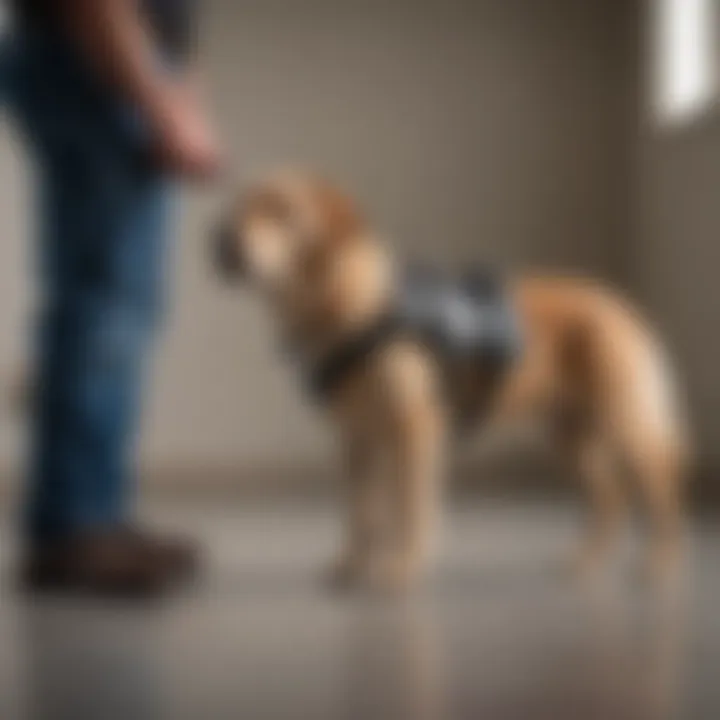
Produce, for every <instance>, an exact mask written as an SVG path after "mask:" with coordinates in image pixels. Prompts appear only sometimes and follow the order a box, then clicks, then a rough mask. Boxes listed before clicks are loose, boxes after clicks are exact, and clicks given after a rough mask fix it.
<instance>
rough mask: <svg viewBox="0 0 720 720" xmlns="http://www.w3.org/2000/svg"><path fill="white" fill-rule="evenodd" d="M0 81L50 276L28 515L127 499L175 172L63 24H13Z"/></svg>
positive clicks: (43, 308) (95, 510)
mask: <svg viewBox="0 0 720 720" xmlns="http://www.w3.org/2000/svg"><path fill="white" fill-rule="evenodd" d="M0 65H2V70H1V71H0V74H1V75H2V86H3V87H2V93H3V95H4V99H6V100H8V101H9V102H8V106H9V107H10V110H11V114H12V115H13V116H14V118H15V120H16V123H17V126H18V128H19V129H20V131H21V133H22V135H23V136H24V139H25V140H26V144H27V146H28V149H29V150H30V154H31V157H32V158H33V160H34V163H33V169H34V171H35V177H34V182H35V188H36V189H37V202H38V208H37V212H36V218H37V224H36V233H37V238H38V250H39V252H38V253H37V259H38V272H39V281H40V282H39V284H40V290H41V297H40V311H39V326H38V337H37V353H36V369H35V372H36V377H37V397H36V405H35V407H34V419H33V427H32V435H31V445H30V459H29V468H28V472H29V478H28V480H29V482H28V488H27V500H26V508H25V509H26V512H25V519H26V529H27V534H28V536H29V538H30V539H31V540H47V539H51V538H53V537H56V536H60V535H63V534H67V533H73V532H76V531H82V530H84V529H91V528H94V527H101V526H104V527H106V526H108V525H113V524H116V523H121V522H123V521H124V520H125V518H126V516H127V514H128V512H129V499H130V494H131V493H130V490H131V485H132V475H133V468H132V459H133V454H134V453H133V440H134V437H135V434H136V433H135V430H136V426H137V421H138V413H139V400H140V398H141V395H142V390H141V382H142V374H143V364H144V360H145V358H146V356H147V351H148V349H149V345H150V342H151V339H152V336H153V334H154V332H155V330H156V328H157V325H158V320H159V316H160V310H161V308H160V305H161V300H162V285H163V282H162V274H163V265H164V263H163V259H164V255H165V239H166V234H167V229H168V227H167V226H168V219H169V218H168V211H169V209H170V208H169V200H170V192H169V184H168V182H167V180H166V179H165V178H164V177H162V175H161V174H160V173H158V172H157V171H156V170H154V169H153V168H152V166H151V164H150V163H149V162H147V157H148V156H147V153H145V152H144V150H145V142H144V136H143V132H142V127H141V125H140V123H139V122H137V117H135V116H133V113H132V112H130V110H129V108H128V107H126V106H123V104H122V103H121V102H120V101H119V100H118V98H116V97H114V96H113V95H112V93H110V92H109V91H108V90H107V89H106V88H105V87H104V86H103V85H102V84H101V83H99V82H98V81H97V80H96V78H95V76H94V74H93V73H92V72H91V71H90V70H89V69H88V68H87V67H85V65H84V64H83V62H82V61H81V60H80V59H79V58H78V57H76V56H75V54H74V53H73V51H72V50H71V49H70V48H69V47H67V46H65V45H63V43H61V42H60V41H59V40H58V39H57V38H48V37H40V36H37V37H36V36H28V35H25V36H23V37H20V36H14V37H10V38H9V39H7V40H6V42H5V43H4V47H3V50H2V57H1V58H0Z"/></svg>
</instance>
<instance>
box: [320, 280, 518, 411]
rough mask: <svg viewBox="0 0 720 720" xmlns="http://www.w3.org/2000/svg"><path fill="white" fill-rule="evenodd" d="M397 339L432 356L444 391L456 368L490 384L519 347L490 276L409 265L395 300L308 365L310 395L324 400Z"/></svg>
mask: <svg viewBox="0 0 720 720" xmlns="http://www.w3.org/2000/svg"><path fill="white" fill-rule="evenodd" d="M400 337H406V338H410V339H413V340H415V341H417V342H419V343H420V344H422V345H423V346H424V347H426V348H428V349H429V350H430V351H431V352H432V353H433V354H434V355H435V357H436V358H437V360H438V364H439V366H440V367H441V369H442V370H443V375H444V380H445V384H446V386H447V387H448V389H451V386H452V381H453V376H454V375H455V370H456V369H457V368H458V367H459V366H463V367H466V368H467V367H470V368H473V369H476V370H477V371H478V372H482V373H484V374H485V375H486V377H487V379H488V383H489V385H490V386H495V387H496V386H497V384H498V381H499V379H500V378H501V377H502V375H504V373H505V372H506V371H507V369H508V368H509V367H510V365H511V364H512V362H513V361H514V359H515V358H516V357H517V356H518V354H519V353H520V350H521V344H522V343H521V333H520V329H519V324H518V321H517V317H516V314H515V311H514V308H513V307H512V303H511V302H510V298H509V296H508V293H507V289H506V287H505V283H504V282H503V280H502V279H501V278H500V277H499V276H498V275H497V274H495V273H493V272H491V271H488V270H485V269H481V268H478V269H474V270H472V271H471V272H469V273H467V274H466V275H465V276H463V277H460V278H453V277H447V276H445V275H443V274H442V273H441V272H439V271H436V270H433V269H430V268H418V267H414V268H410V269H408V270H406V271H405V272H404V273H403V275H402V277H401V279H400V282H399V283H398V292H397V295H396V296H395V298H394V301H393V302H392V303H391V305H390V307H389V309H388V310H387V311H386V312H385V313H384V314H383V315H381V316H380V317H379V318H378V320H377V321H376V322H375V323H373V324H372V325H371V326H370V327H368V328H366V329H364V330H363V331H361V332H359V333H357V334H355V335H354V336H352V337H350V338H348V339H346V340H345V341H344V342H343V343H342V344H340V345H339V346H338V347H335V348H333V349H332V350H331V351H330V352H329V353H327V354H326V355H325V356H324V357H323V358H321V359H320V361H319V362H317V364H316V365H315V366H314V367H313V368H311V369H310V373H309V378H308V382H309V385H310V389H311V391H312V393H313V395H314V396H315V397H316V398H319V399H324V398H327V397H328V396H329V395H330V394H332V393H333V391H334V390H336V389H337V388H338V387H339V386H340V385H341V384H342V383H343V382H344V381H345V380H346V379H347V378H348V377H350V376H351V375H352V374H353V372H355V371H356V370H357V369H359V368H360V367H362V366H363V365H364V364H365V363H366V362H367V360H368V359H369V358H370V356H372V355H373V353H375V352H377V351H378V350H379V349H381V348H382V347H384V346H386V345H387V344H388V343H390V342H392V341H393V340H396V339H398V338H400ZM490 389H491V388H490Z"/></svg>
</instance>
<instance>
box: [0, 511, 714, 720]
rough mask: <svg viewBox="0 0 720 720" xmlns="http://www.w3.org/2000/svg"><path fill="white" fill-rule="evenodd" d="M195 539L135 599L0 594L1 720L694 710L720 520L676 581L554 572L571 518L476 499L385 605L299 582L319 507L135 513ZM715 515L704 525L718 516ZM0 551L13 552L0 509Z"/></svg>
mask: <svg viewBox="0 0 720 720" xmlns="http://www.w3.org/2000/svg"><path fill="white" fill-rule="evenodd" d="M149 515H150V516H151V517H152V518H153V519H155V520H156V521H158V522H159V523H161V524H164V525H166V526H170V527H179V528H183V529H186V530H188V531H191V532H194V533H196V534H197V535H198V536H199V537H201V538H202V539H203V540H204V542H205V543H206V545H207V548H208V572H207V577H206V578H205V581H204V583H203V584H202V586H200V587H198V588H197V589H194V590H192V591H190V592H187V593H186V594H184V595H183V596H182V597H180V598H177V599H174V600H172V601H171V602H169V603H164V604H162V605H158V606H155V607H137V606H136V607H127V606H123V605H114V606H113V605H110V606H108V605H101V604H96V603H91V602H79V601H71V600H61V599H54V600H53V599H44V600H35V601H30V600H28V599H23V598H21V597H19V596H18V595H17V594H16V593H15V592H14V591H13V590H12V588H11V587H9V586H7V585H6V586H5V588H4V590H3V591H2V595H1V596H0V718H2V720H16V719H27V720H95V719H101V720H105V719H106V718H108V719H117V720H150V719H153V720H154V719H155V718H163V719H165V718H167V719H168V720H183V719H184V718H198V719H202V720H211V719H214V718H247V719H248V720H255V719H256V718H257V719H258V720H261V719H264V718H268V719H274V718H278V719H282V718H299V719H303V720H304V719H307V720H325V719H327V720H346V719H352V720H365V719H367V720H386V719H387V720H454V719H455V718H457V719H463V720H464V719H468V720H475V719H478V720H479V719H481V718H488V719H489V720H505V719H506V718H507V719H515V718H517V719H518V720H545V719H547V720H551V719H552V720H574V719H575V718H578V720H594V719H596V718H597V720H605V719H608V720H610V719H612V720H625V719H627V720H656V719H660V718H662V719H665V718H668V719H669V718H673V719H674V718H677V719H678V720H694V719H696V718H697V720H713V719H714V718H718V717H720V610H718V607H720V605H718V594H719V593H720V532H718V530H716V529H715V527H714V526H713V524H712V523H708V522H706V523H703V524H701V523H697V524H696V525H695V527H694V528H693V531H692V539H691V547H692V558H693V562H692V568H691V570H690V571H688V573H687V579H686V581H685V583H684V585H683V592H681V593H673V594H672V595H667V596H665V595H663V594H658V593H657V592H656V591H651V590H649V589H648V588H647V587H646V586H643V585H642V584H640V583H638V582H637V581H636V580H634V579H633V574H632V572H630V569H631V567H632V564H633V557H632V553H630V554H629V556H628V558H627V568H620V569H619V571H618V573H617V576H615V577H613V578H611V581H610V582H609V583H608V584H606V585H604V586H602V587H601V588H595V589H591V588H589V587H583V588H579V587H578V586H576V585H573V584H572V583H570V582H569V581H568V580H567V579H566V578H564V577H563V576H562V575H561V574H559V573H558V572H557V571H556V568H557V560H558V558H560V557H562V556H563V554H564V553H566V552H567V551H568V548H569V547H570V544H571V542H572V540H573V538H574V536H575V535H574V533H575V531H576V530H577V528H576V520H577V518H576V515H575V513H574V512H572V511H571V510H570V509H560V508H558V507H543V506H529V507H519V506H504V505H498V504H493V505H488V504H485V505H479V506H478V507H476V508H472V509H471V508H467V507H464V508H463V509H462V510H458V511H456V512H454V513H452V515H451V516H450V518H449V520H448V523H447V527H446V532H445V535H446V538H445V551H444V552H443V556H442V558H441V561H440V569H439V571H438V573H437V576H436V578H435V579H434V581H433V582H432V583H431V584H430V585H429V586H428V587H427V588H425V589H424V590H423V591H422V592H420V593H419V594H418V595H417V596H416V597H414V598H412V599H408V600H405V601H403V602H390V601H387V600H379V599H374V600H373V599H370V598H367V597H366V598H349V597H344V598H343V597H336V596H333V595H331V594H328V593H327V592H325V591H324V590H323V588H322V586H321V585H320V583H319V582H318V570H319V568H320V566H321V564H322V561H323V560H325V559H327V557H328V556H329V555H330V554H331V552H332V550H333V547H334V539H335V537H336V533H337V530H338V526H337V522H338V518H337V514H336V513H335V512H333V511H332V509H331V508H330V507H324V506H292V507H286V506H272V507H268V506H265V507H263V508H248V507H247V506H245V507H243V506H242V504H241V503H234V502H228V503H225V504H217V505H213V504H204V505H199V504H197V503H195V504H193V505H192V507H190V506H188V505H178V506H177V507H167V506H165V507H163V508H162V509H160V508H158V509H151V510H150V511H149ZM718 527H720V525H719V526H718ZM0 535H2V537H3V542H2V555H3V556H4V561H3V567H4V570H5V571H6V572H5V573H4V575H7V570H8V568H9V564H10V560H11V558H12V556H13V548H12V543H11V533H9V532H8V528H7V525H6V526H5V529H4V532H3V533H0Z"/></svg>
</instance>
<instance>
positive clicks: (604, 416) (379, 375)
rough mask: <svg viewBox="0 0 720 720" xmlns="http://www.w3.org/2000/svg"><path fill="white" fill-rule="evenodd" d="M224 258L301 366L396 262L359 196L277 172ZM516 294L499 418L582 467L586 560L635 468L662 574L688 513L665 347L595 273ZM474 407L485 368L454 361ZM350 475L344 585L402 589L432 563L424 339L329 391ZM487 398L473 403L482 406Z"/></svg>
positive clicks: (431, 452)
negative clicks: (515, 343)
mask: <svg viewBox="0 0 720 720" xmlns="http://www.w3.org/2000/svg"><path fill="white" fill-rule="evenodd" d="M219 251H220V253H221V255H222V260H223V265H224V267H225V268H229V269H230V270H231V271H232V272H233V274H236V275H243V276H245V277H246V278H247V279H248V280H249V281H251V282H252V283H254V284H255V285H256V286H257V288H259V290H260V291H261V292H262V293H263V294H264V295H265V296H266V297H267V299H268V301H269V302H270V304H271V306H272V309H273V312H274V313H276V316H277V319H278V322H279V324H280V327H281V331H282V333H283V334H284V335H285V336H286V337H288V338H289V339H290V340H291V342H292V343H293V345H294V346H295V347H296V348H297V351H298V353H299V354H300V355H301V357H302V358H303V359H304V360H305V361H306V362H308V363H310V364H311V363H313V362H315V361H316V360H317V359H319V358H321V357H323V355H324V354H325V353H327V352H328V351H329V350H330V349H332V348H333V347H335V346H336V345H337V344H338V343H341V342H343V340H344V339H345V338H348V337H351V336H352V335H353V334H354V333H357V332H358V331H360V330H362V328H364V327H367V326H368V325H369V324H371V323H373V322H375V320H376V318H377V317H378V316H379V314H380V313H382V312H383V311H384V309H385V308H386V306H387V304H388V302H389V298H390V297H391V296H392V292H393V283H394V274H393V262H392V259H391V257H390V256H389V254H388V251H387V249H386V248H385V247H384V246H383V244H382V243H381V241H380V239H379V238H378V237H377V236H376V235H375V234H374V233H373V230H372V228H371V227H369V226H368V225H367V224H366V223H365V221H364V220H363V218H362V217H361V216H360V215H359V214H358V212H357V211H356V209H355V208H354V206H353V204H352V203H351V201H350V200H349V199H348V198H346V197H345V196H344V195H342V194H341V193H340V192H339V191H337V190H336V189H334V188H333V187H331V186H330V185H328V184H327V183H325V182H322V181H320V180H317V179H314V178H311V177H308V176H304V175H302V174H296V175H293V174H284V175H279V176H276V177H273V178H271V179H269V180H267V181H266V182H264V183H260V184H258V185H257V186H256V187H254V188H253V189H251V190H250V192H248V193H247V195H245V196H244V197H242V198H241V199H240V200H239V201H238V202H237V204H236V206H235V207H234V208H233V209H232V213H231V215H230V216H229V217H226V218H224V220H223V225H222V235H221V238H220V243H219ZM509 293H510V297H511V300H512V302H513V304H514V307H515V310H516V313H517V315H518V317H519V320H520V324H521V326H522V333H523V338H524V351H523V353H522V356H521V357H520V358H519V359H518V361H517V362H516V363H515V364H514V365H513V366H512V367H511V369H510V371H509V372H508V373H507V374H506V375H505V376H504V378H503V379H502V381H501V383H500V386H499V387H497V388H495V391H494V393H493V394H492V396H491V397H492V398H493V400H492V406H491V410H492V414H493V415H494V416H495V417H498V418H499V417H514V416H517V415H520V414H527V413H535V414H538V415H539V416H541V417H543V418H544V419H545V420H546V421H547V422H548V423H549V427H550V429H551V431H552V436H553V437H554V439H555V442H556V445H557V448H558V449H559V450H561V451H562V452H563V453H564V454H565V455H566V456H567V457H568V458H569V459H570V460H571V461H572V462H573V463H574V464H575V466H576V467H577V470H578V472H579V475H580V476H581V477H582V480H583V484H584V487H585V489H586V491H587V494H588V498H589V500H590V505H591V510H592V514H591V520H590V523H589V527H588V530H587V534H586V537H585V539H584V543H583V546H582V551H581V553H580V561H579V565H578V567H579V568H581V569H583V570H587V569H590V568H592V567H595V566H597V565H598V563H599V562H600V561H601V560H602V559H604V558H605V557H606V555H607V551H608V549H609V548H610V545H611V541H612V539H613V537H614V535H615V533H616V530H617V528H618V526H619V521H620V520H621V518H622V517H623V511H624V509H625V506H626V489H627V488H625V487H624V483H623V478H622V476H621V473H620V471H621V470H623V469H627V470H629V471H630V473H629V474H630V475H631V476H632V477H633V478H634V479H635V481H636V484H637V490H638V491H639V494H640V496H641V498H642V499H643V500H644V505H645V509H646V510H647V513H648V516H649V521H650V528H651V539H650V542H651V545H650V555H649V559H650V567H651V568H652V570H653V571H654V572H663V571H665V570H667V569H669V568H670V567H671V566H672V565H673V564H674V561H675V556H676V554H677V544H678V535H679V530H680V521H681V494H682V487H681V486H682V482H681V479H682V475H683V469H684V464H685V460H686V455H687V451H686V440H685V428H684V423H683V421H682V418H681V416H680V414H679V411H678V407H677V404H676V400H675V398H674V391H673V388H672V383H671V381H670V377H669V374H668V370H667V364H666V361H665V358H664V354H663V351H662V349H661V347H660V345H659V343H658V342H657V340H656V338H655V337H654V336H653V334H652V333H651V331H650V330H649V329H648V326H647V325H646V324H645V323H644V322H643V320H642V319H641V318H640V317H639V316H638V314H637V313H636V312H635V311H634V310H633V309H632V308H631V307H629V306H628V305H627V304H626V303H625V302H624V301H623V300H622V299H621V298H619V297H618V296H617V295H616V294H614V293H613V292H611V291H609V290H607V289H606V288H604V287H602V286H600V285H599V284H597V283H591V282H586V281H582V280H576V279H569V278H553V277H521V278H516V279H514V280H513V281H511V282H510V285H509ZM456 380H457V383H458V387H460V388H461V392H460V393H459V395H458V396H459V397H462V398H463V400H464V401H465V402H466V403H468V404H469V406H470V407H471V408H472V406H473V402H474V399H475V398H481V397H488V395H487V390H488V388H487V387H486V383H487V378H486V377H485V376H484V375H483V374H482V373H474V371H473V368H472V367H458V368H457V373H456ZM328 405H329V409H330V410H331V412H332V413H333V415H334V419H335V420H336V422H337V425H338V428H339V429H340V432H341V437H342V442H343V445H344V449H345V455H346V458H347V469H348V475H349V483H350V485H349V490H350V499H349V517H348V524H347V529H348V531H347V543H346V547H345V549H344V552H343V554H342V556H341V558H340V560H339V562H338V564H337V566H336V567H335V570H334V576H335V578H336V579H338V580H341V581H344V582H348V583H351V582H352V583H364V584H369V585H373V586H380V587H395V588H397V587H406V586H407V585H409V584H410V583H412V582H414V581H415V580H417V579H418V578H419V577H420V576H421V575H422V573H423V572H424V571H425V570H426V568H427V567H428V560H429V555H430V550H431V547H432V542H431V539H432V536H433V527H434V525H435V520H436V517H437V513H438V490H439V488H440V484H441V476H442V468H443V455H444V451H445V449H446V447H447V441H448V436H449V434H450V433H451V427H450V425H451V423H450V415H451V408H450V402H449V399H448V395H447V387H446V384H445V383H444V382H441V378H440V373H439V369H438V365H437V362H436V360H435V358H434V357H433V355H432V353H431V352H429V351H428V349H427V347H425V346H423V345H421V344H418V343H416V342H414V341H413V340H412V339H407V338H404V339H401V338H400V337H398V338H397V339H395V340H393V341H391V342H388V343H385V344H384V345H383V347H382V348H380V349H379V350H378V351H377V352H374V353H373V354H372V355H371V357H370V358H369V359H368V361H367V362H366V363H364V364H363V366H362V368H361V369H360V370H358V371H356V372H353V373H352V374H351V375H350V376H349V377H348V378H347V379H346V380H345V381H344V382H343V383H342V384H341V386H340V387H339V388H337V389H336V390H335V391H334V392H333V393H332V396H331V398H329V403H328ZM479 406H480V402H479V401H478V407H479Z"/></svg>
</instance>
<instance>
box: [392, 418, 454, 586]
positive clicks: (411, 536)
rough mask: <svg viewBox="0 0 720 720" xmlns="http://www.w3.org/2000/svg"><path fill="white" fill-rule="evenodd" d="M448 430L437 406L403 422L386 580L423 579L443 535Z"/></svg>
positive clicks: (398, 441)
mask: <svg viewBox="0 0 720 720" xmlns="http://www.w3.org/2000/svg"><path fill="white" fill-rule="evenodd" d="M444 436H445V428H444V423H443V421H442V418H441V417H440V413H439V412H436V411H435V409H432V410H430V409H428V410H426V411H423V410H422V409H418V410H417V411H416V412H413V413H412V414H411V415H408V416H406V419H405V420H404V421H403V422H401V423H400V424H399V427H398V428H397V433H396V435H395V447H394V452H393V457H394V477H393V490H394V500H395V503H394V509H395V513H394V528H393V530H394V537H393V545H392V548H391V552H390V554H389V556H388V558H387V561H388V564H387V565H386V567H385V569H384V572H385V576H384V577H383V578H382V581H383V582H384V583H385V584H387V585H389V586H390V589H398V590H403V589H407V588H408V587H409V586H411V585H412V584H414V583H415V582H416V581H417V580H419V579H420V577H421V575H422V574H423V572H424V571H425V570H426V569H427V566H428V564H429V561H430V557H431V554H432V550H433V549H434V545H435V543H434V541H435V538H436V534H437V525H438V517H439V506H440V494H441V482H440V481H441V469H442V455H443V446H444Z"/></svg>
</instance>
